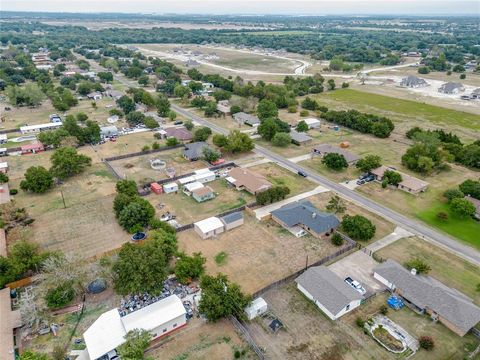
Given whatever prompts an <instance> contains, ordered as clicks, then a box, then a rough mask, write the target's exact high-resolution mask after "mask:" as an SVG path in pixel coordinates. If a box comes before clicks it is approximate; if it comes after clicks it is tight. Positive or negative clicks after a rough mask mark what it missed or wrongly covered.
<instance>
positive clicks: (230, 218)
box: [220, 211, 243, 231]
mask: <svg viewBox="0 0 480 360" xmlns="http://www.w3.org/2000/svg"><path fill="white" fill-rule="evenodd" d="M220 220H221V221H222V223H223V225H224V226H225V230H226V231H228V230H231V229H234V228H236V227H238V226H240V225H243V214H242V212H241V211H237V212H234V213H232V214H228V215H225V216H222V217H221V218H220Z"/></svg>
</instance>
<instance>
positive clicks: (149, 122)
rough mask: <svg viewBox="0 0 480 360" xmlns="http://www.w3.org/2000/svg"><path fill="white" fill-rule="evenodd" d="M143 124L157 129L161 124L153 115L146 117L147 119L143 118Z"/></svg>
mask: <svg viewBox="0 0 480 360" xmlns="http://www.w3.org/2000/svg"><path fill="white" fill-rule="evenodd" d="M143 124H144V125H145V126H146V127H147V128H149V129H155V128H157V127H158V126H159V125H158V122H157V120H155V119H154V118H153V117H152V116H147V117H145V119H143Z"/></svg>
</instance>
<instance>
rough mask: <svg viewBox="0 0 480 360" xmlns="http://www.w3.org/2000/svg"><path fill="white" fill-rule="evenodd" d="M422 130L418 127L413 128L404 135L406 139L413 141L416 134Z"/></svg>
mask: <svg viewBox="0 0 480 360" xmlns="http://www.w3.org/2000/svg"><path fill="white" fill-rule="evenodd" d="M422 131H423V130H422V129H421V128H419V127H418V126H415V127H413V128H411V129H410V130H408V131H407V132H406V133H405V136H406V137H407V138H408V139H413V138H414V137H415V136H416V135H417V134H418V133H421V132H422Z"/></svg>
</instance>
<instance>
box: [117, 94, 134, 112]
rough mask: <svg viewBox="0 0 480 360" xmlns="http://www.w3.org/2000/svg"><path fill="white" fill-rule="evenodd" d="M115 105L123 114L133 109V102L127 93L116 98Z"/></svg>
mask: <svg viewBox="0 0 480 360" xmlns="http://www.w3.org/2000/svg"><path fill="white" fill-rule="evenodd" d="M117 106H118V107H119V108H120V109H122V111H123V113H124V114H128V113H129V112H131V111H135V102H134V101H133V100H132V99H131V98H129V97H128V96H127V95H123V96H122V97H120V98H119V99H118V100H117Z"/></svg>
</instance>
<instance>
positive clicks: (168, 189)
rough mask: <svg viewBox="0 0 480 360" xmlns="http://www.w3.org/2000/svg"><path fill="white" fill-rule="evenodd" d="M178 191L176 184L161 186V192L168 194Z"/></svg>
mask: <svg viewBox="0 0 480 360" xmlns="http://www.w3.org/2000/svg"><path fill="white" fill-rule="evenodd" d="M176 191H178V184H177V183H176V182H171V183H166V184H163V192H164V193H165V194H169V193H172V192H176Z"/></svg>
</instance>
